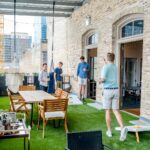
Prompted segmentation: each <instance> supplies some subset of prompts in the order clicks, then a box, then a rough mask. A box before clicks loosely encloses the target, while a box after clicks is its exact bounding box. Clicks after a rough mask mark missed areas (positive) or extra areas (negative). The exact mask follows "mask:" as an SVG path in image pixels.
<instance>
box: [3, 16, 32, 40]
mask: <svg viewBox="0 0 150 150" xmlns="http://www.w3.org/2000/svg"><path fill="white" fill-rule="evenodd" d="M11 32H14V16H13V15H5V16H4V33H5V34H10V33H11ZM16 32H23V33H28V34H29V35H30V36H32V38H33V37H34V17H32V16H16Z"/></svg>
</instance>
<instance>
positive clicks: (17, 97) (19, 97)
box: [11, 95, 22, 100]
mask: <svg viewBox="0 0 150 150" xmlns="http://www.w3.org/2000/svg"><path fill="white" fill-rule="evenodd" d="M11 97H12V99H17V100H18V99H22V97H21V96H20V95H12V96H11Z"/></svg>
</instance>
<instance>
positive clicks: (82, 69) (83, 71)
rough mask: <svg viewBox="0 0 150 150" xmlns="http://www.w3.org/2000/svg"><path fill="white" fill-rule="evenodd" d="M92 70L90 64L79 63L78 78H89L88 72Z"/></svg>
mask: <svg viewBox="0 0 150 150" xmlns="http://www.w3.org/2000/svg"><path fill="white" fill-rule="evenodd" d="M89 70H90V67H89V64H88V63H86V62H82V63H79V65H78V68H77V76H78V77H80V78H88V72H89Z"/></svg>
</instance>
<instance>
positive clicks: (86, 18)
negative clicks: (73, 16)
mask: <svg viewBox="0 0 150 150" xmlns="http://www.w3.org/2000/svg"><path fill="white" fill-rule="evenodd" d="M90 24H91V16H86V17H85V25H86V26H88V25H90Z"/></svg>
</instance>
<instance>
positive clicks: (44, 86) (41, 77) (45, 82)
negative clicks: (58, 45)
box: [38, 63, 49, 92]
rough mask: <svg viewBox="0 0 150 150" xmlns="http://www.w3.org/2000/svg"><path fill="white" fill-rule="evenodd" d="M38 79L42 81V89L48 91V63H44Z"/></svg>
mask: <svg viewBox="0 0 150 150" xmlns="http://www.w3.org/2000/svg"><path fill="white" fill-rule="evenodd" d="M38 80H39V82H40V89H41V90H43V91H45V92H47V87H48V81H49V79H48V72H47V64H46V63H44V64H43V66H42V70H41V72H40V73H39V77H38Z"/></svg>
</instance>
